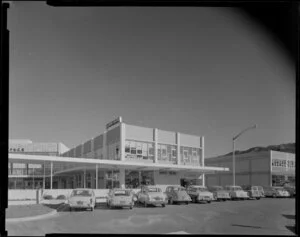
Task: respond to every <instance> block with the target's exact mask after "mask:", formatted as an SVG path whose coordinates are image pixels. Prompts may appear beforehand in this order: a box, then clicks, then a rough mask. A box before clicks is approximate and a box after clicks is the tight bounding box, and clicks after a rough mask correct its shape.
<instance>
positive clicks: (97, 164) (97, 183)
mask: <svg viewBox="0 0 300 237" xmlns="http://www.w3.org/2000/svg"><path fill="white" fill-rule="evenodd" d="M96 189H98V164H96Z"/></svg>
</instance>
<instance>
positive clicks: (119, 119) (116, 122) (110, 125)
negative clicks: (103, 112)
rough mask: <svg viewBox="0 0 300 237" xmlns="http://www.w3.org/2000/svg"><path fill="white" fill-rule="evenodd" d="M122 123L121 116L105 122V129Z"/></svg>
mask: <svg viewBox="0 0 300 237" xmlns="http://www.w3.org/2000/svg"><path fill="white" fill-rule="evenodd" d="M119 123H122V117H118V118H117V119H115V120H113V121H111V122H109V123H108V124H106V130H108V129H109V128H111V127H113V126H114V125H116V124H119Z"/></svg>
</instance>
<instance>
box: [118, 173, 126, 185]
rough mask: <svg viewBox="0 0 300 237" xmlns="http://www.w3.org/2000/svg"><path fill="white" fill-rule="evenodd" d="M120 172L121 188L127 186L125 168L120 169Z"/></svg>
mask: <svg viewBox="0 0 300 237" xmlns="http://www.w3.org/2000/svg"><path fill="white" fill-rule="evenodd" d="M119 172H120V173H119V183H120V188H125V169H120V170H119Z"/></svg>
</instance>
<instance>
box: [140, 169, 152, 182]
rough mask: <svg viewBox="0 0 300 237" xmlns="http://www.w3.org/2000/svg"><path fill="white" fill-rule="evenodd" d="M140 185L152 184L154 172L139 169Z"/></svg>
mask: <svg viewBox="0 0 300 237" xmlns="http://www.w3.org/2000/svg"><path fill="white" fill-rule="evenodd" d="M141 177H142V180H141V185H154V172H153V171H141Z"/></svg>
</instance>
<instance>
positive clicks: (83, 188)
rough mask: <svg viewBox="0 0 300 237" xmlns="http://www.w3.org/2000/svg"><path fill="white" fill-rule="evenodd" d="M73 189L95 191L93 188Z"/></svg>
mask: <svg viewBox="0 0 300 237" xmlns="http://www.w3.org/2000/svg"><path fill="white" fill-rule="evenodd" d="M73 190H82V191H84V190H85V191H93V189H91V188H74V189H73Z"/></svg>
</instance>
